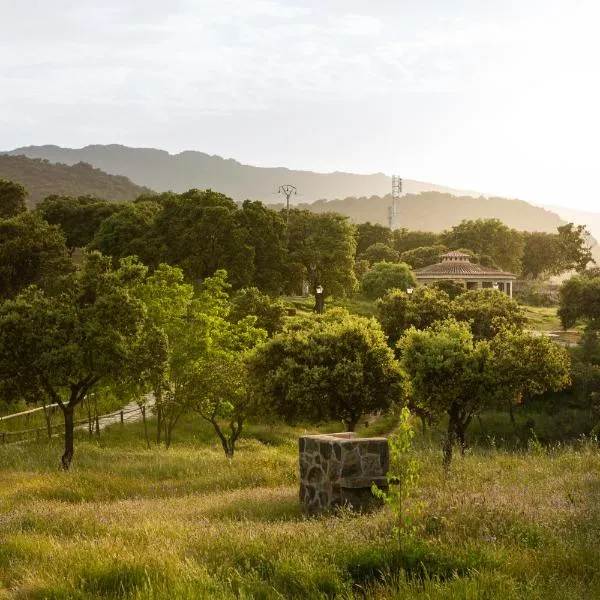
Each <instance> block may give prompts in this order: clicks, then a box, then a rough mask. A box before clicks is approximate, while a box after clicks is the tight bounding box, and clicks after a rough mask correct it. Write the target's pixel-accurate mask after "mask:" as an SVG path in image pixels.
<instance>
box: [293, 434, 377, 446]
mask: <svg viewBox="0 0 600 600" xmlns="http://www.w3.org/2000/svg"><path fill="white" fill-rule="evenodd" d="M300 439H309V440H317V441H319V442H336V443H341V444H343V443H345V442H359V443H363V442H365V443H366V442H385V443H386V444H387V441H388V440H387V438H384V437H369V438H359V437H356V433H354V432H353V431H347V432H344V433H318V434H315V435H302V436H300Z"/></svg>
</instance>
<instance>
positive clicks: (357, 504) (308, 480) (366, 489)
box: [300, 433, 390, 513]
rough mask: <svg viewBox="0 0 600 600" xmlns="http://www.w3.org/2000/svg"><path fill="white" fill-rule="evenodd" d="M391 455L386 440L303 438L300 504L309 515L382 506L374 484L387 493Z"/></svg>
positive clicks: (342, 436)
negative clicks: (348, 508)
mask: <svg viewBox="0 0 600 600" xmlns="http://www.w3.org/2000/svg"><path fill="white" fill-rule="evenodd" d="M389 465H390V453H389V447H388V441H387V439H386V438H357V437H356V434H355V433H333V434H323V435H306V436H303V437H301V438H300V502H301V503H302V504H303V506H304V509H305V510H306V511H307V512H311V513H314V512H319V511H326V510H329V509H332V508H335V507H336V506H343V505H348V506H350V507H352V508H353V509H355V510H368V509H369V508H372V507H374V506H377V505H379V504H380V503H381V501H380V500H379V499H377V498H376V497H375V496H373V493H372V492H371V486H372V484H373V483H374V484H376V485H377V487H379V488H380V489H385V490H387V488H388V482H387V478H386V474H387V472H388V469H389Z"/></svg>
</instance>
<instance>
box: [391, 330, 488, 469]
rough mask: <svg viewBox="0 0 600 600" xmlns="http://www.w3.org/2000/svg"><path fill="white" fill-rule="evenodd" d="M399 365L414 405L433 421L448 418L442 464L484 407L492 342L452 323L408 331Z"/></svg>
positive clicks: (400, 345)
mask: <svg viewBox="0 0 600 600" xmlns="http://www.w3.org/2000/svg"><path fill="white" fill-rule="evenodd" d="M398 344H399V347H400V351H401V356H402V358H401V365H402V367H403V369H404V370H405V372H406V373H407V374H408V377H409V380H410V395H411V403H413V404H414V405H415V407H417V408H418V409H420V411H421V412H422V413H423V414H427V415H428V416H429V417H430V418H431V419H439V418H440V417H441V415H443V414H446V415H447V416H448V429H447V432H446V440H445V443H444V465H445V466H446V467H449V466H450V463H451V461H452V450H453V447H454V444H455V442H456V441H459V442H460V443H461V445H462V446H463V447H464V444H465V437H464V436H465V431H466V429H467V427H468V426H469V424H470V422H471V420H472V418H473V416H474V415H475V414H477V412H478V411H480V410H481V408H482V407H483V406H484V403H485V401H486V399H487V394H488V391H489V387H488V373H489V369H488V364H489V357H490V350H489V345H488V342H485V341H484V342H476V341H475V340H474V338H473V334H472V333H471V330H470V328H469V326H468V324H467V323H459V322H458V321H454V320H448V321H441V322H437V323H435V324H434V325H433V326H432V327H431V328H428V329H425V330H418V329H415V328H411V329H409V330H408V331H407V332H406V333H405V334H404V336H403V337H402V339H401V340H400V341H399V343H398Z"/></svg>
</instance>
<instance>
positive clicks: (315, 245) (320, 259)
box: [288, 210, 357, 297]
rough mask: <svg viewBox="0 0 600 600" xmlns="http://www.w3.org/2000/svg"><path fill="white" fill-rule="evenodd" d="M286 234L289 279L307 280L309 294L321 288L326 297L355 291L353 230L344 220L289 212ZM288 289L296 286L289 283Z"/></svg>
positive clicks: (307, 212) (306, 212)
mask: <svg viewBox="0 0 600 600" xmlns="http://www.w3.org/2000/svg"><path fill="white" fill-rule="evenodd" d="M288 235H289V242H288V251H289V260H290V273H291V274H292V277H295V278H297V277H300V278H301V279H303V280H304V281H307V282H308V283H309V286H310V289H311V290H312V291H313V292H314V290H315V288H316V286H317V285H322V286H323V288H324V289H325V293H326V294H327V295H333V296H342V297H343V296H345V295H346V294H348V293H349V292H352V291H354V290H356V288H357V281H356V277H355V275H354V256H355V254H356V239H355V228H354V225H352V223H350V221H348V219H347V218H346V217H343V216H341V215H338V214H335V213H323V214H314V213H311V212H309V211H300V210H291V211H290V219H289V224H288ZM298 283H301V282H298ZM290 287H291V288H292V289H294V288H295V287H298V284H297V283H296V282H295V281H293V280H292V281H290Z"/></svg>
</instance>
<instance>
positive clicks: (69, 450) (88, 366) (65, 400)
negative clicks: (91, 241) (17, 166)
mask: <svg viewBox="0 0 600 600" xmlns="http://www.w3.org/2000/svg"><path fill="white" fill-rule="evenodd" d="M144 271H145V269H144V267H143V266H142V265H139V264H136V263H134V262H131V261H129V262H124V263H122V264H121V266H120V267H119V268H118V269H112V268H111V264H110V259H109V258H107V257H104V256H102V255H100V254H91V255H89V256H88V258H87V261H86V263H85V264H84V266H83V269H82V270H81V271H79V272H77V273H74V274H72V275H70V276H69V277H68V278H67V280H66V281H65V285H64V287H63V291H62V292H61V293H60V294H57V295H54V296H49V295H46V294H44V292H42V291H41V290H39V289H37V288H29V289H27V290H26V291H25V292H23V293H22V294H20V295H18V296H17V297H16V298H15V299H14V300H8V301H6V302H5V303H4V304H3V305H2V306H1V307H0V374H1V377H2V378H3V379H9V380H12V381H13V382H15V384H16V386H17V387H18V388H19V389H22V390H28V391H29V393H30V394H35V393H39V392H41V393H43V394H46V395H47V396H48V397H49V398H50V400H51V401H52V402H55V403H57V404H58V405H59V406H60V408H61V410H62V412H63V415H64V421H65V450H64V454H63V456H62V465H63V468H64V469H68V468H69V466H70V464H71V460H72V458H73V454H74V444H73V433H74V413H75V408H76V407H77V406H78V405H79V404H81V403H82V402H83V400H84V398H85V397H86V395H87V394H88V393H90V392H91V391H92V389H93V388H94V386H95V385H96V384H98V383H99V382H101V381H118V380H119V379H120V378H122V377H124V376H126V374H128V373H130V371H131V368H132V364H133V363H132V356H133V354H134V352H135V351H136V350H137V348H138V346H139V343H140V340H141V338H142V334H143V333H144V332H145V331H146V330H147V329H146V328H147V325H148V324H147V322H146V320H145V312H144V309H143V306H142V304H141V303H140V302H139V301H138V300H137V299H135V298H134V297H133V296H132V294H131V291H130V287H131V285H132V282H135V281H136V280H139V278H141V277H143V275H144Z"/></svg>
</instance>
